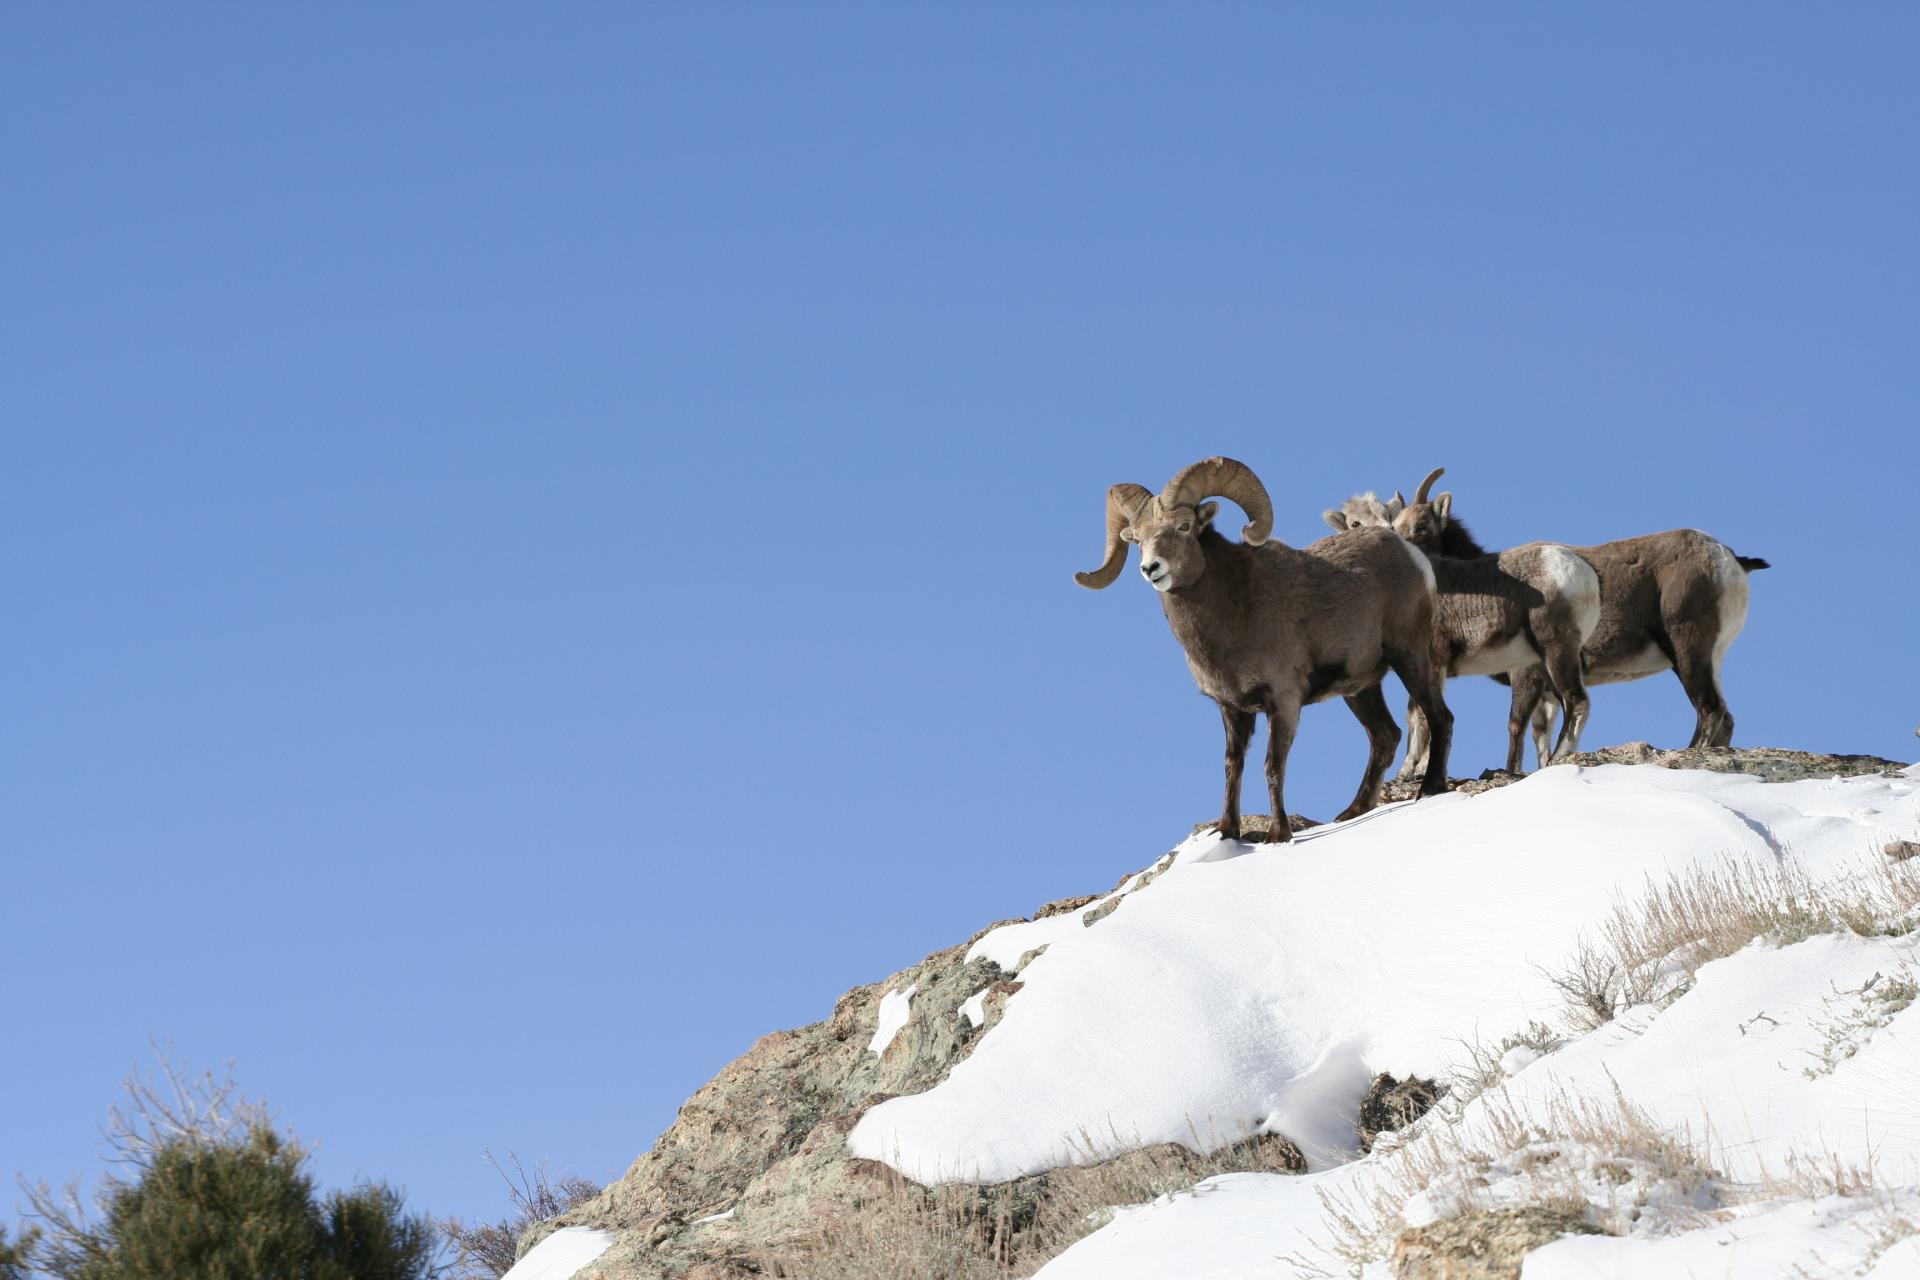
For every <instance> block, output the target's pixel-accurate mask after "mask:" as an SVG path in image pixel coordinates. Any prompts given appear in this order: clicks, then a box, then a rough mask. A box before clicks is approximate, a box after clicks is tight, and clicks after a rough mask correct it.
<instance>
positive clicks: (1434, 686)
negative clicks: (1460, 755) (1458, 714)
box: [1387, 649, 1453, 796]
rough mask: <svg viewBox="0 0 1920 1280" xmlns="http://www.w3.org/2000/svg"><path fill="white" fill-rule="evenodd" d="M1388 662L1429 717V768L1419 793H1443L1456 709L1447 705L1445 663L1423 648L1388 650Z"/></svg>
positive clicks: (1445, 784)
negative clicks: (1399, 651)
mask: <svg viewBox="0 0 1920 1280" xmlns="http://www.w3.org/2000/svg"><path fill="white" fill-rule="evenodd" d="M1387 662H1388V663H1389V665H1391V666H1392V667H1393V674H1395V675H1397V676H1399V677H1400V683H1401V684H1403V685H1405V686H1406V687H1407V693H1408V694H1409V695H1411V696H1412V698H1413V701H1414V705H1415V706H1417V707H1419V708H1420V713H1421V715H1423V716H1425V717H1426V721H1427V738H1428V743H1427V768H1426V772H1425V773H1424V774H1423V775H1422V776H1421V779H1420V794H1421V795H1423V796H1437V795H1442V794H1444V793H1445V792H1446V790H1447V753H1448V751H1449V750H1450V749H1451V748H1452V746H1453V712H1452V711H1449V710H1448V709H1447V698H1446V693H1445V692H1444V691H1445V689H1446V684H1447V677H1446V667H1445V665H1444V663H1443V662H1436V661H1435V659H1434V655H1433V654H1431V653H1428V652H1426V651H1424V650H1420V649H1414V650H1410V651H1408V652H1405V653H1400V654H1389V655H1388V656H1387Z"/></svg>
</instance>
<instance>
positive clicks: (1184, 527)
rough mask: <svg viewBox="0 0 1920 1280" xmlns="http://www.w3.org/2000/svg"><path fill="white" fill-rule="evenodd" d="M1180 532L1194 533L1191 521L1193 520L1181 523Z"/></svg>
mask: <svg viewBox="0 0 1920 1280" xmlns="http://www.w3.org/2000/svg"><path fill="white" fill-rule="evenodd" d="M1180 532H1182V533H1192V532H1193V521H1191V520H1182V521H1181V522H1180Z"/></svg>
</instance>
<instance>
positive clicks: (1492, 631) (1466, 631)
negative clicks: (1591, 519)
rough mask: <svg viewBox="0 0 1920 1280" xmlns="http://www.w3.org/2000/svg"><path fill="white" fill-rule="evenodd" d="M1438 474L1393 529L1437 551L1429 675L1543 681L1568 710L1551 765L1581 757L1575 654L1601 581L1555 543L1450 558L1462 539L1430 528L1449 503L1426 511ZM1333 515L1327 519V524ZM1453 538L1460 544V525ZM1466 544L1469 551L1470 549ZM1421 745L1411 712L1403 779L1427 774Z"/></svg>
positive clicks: (1516, 755)
mask: <svg viewBox="0 0 1920 1280" xmlns="http://www.w3.org/2000/svg"><path fill="white" fill-rule="evenodd" d="M1440 474H1441V473H1440V472H1439V471H1435V472H1434V473H1433V474H1432V475H1430V476H1428V477H1427V478H1426V479H1425V480H1423V481H1421V482H1420V488H1419V489H1418V490H1417V491H1415V493H1414V498H1413V505H1411V506H1408V505H1407V504H1406V501H1405V500H1404V499H1402V498H1401V497H1400V495H1399V494H1398V493H1396V494H1394V500H1395V502H1397V503H1398V504H1399V507H1400V508H1401V509H1400V511H1399V514H1398V517H1397V518H1396V519H1395V520H1394V524H1393V527H1394V532H1396V533H1398V534H1399V535H1400V536H1401V537H1403V538H1406V539H1407V540H1408V541H1409V542H1413V543H1414V545H1416V546H1420V547H1423V548H1427V547H1438V548H1439V549H1438V550H1430V551H1428V557H1429V559H1430V560H1431V562H1432V564H1433V575H1434V579H1435V582H1436V583H1437V585H1438V588H1439V595H1438V597H1437V600H1436V602H1435V605H1434V613H1433V646H1434V654H1433V666H1434V670H1435V672H1437V673H1438V674H1439V675H1440V676H1441V678H1442V679H1445V678H1446V677H1447V676H1485V675H1491V676H1497V675H1500V674H1502V673H1506V672H1515V671H1519V670H1522V669H1526V670H1530V671H1537V672H1539V673H1540V674H1541V676H1542V677H1543V678H1544V681H1545V684H1546V687H1548V688H1550V689H1551V690H1552V691H1553V693H1554V696H1555V697H1556V698H1557V699H1558V700H1559V702H1560V705H1561V706H1564V707H1565V708H1566V709H1567V718H1566V721H1565V723H1564V724H1562V726H1561V728H1560V741H1559V743H1558V744H1557V745H1556V746H1555V748H1554V753H1553V758H1554V759H1555V760H1559V759H1561V758H1563V757H1565V756H1569V755H1572V754H1573V753H1574V752H1575V751H1578V750H1579V749H1580V731H1581V730H1582V729H1584V728H1585V727H1586V723H1587V689H1586V682H1585V680H1584V679H1583V678H1582V675H1581V663H1580V651H1581V649H1582V647H1584V646H1585V644H1586V643H1587V638H1588V636H1589V635H1591V634H1592V632H1593V629H1594V626H1595V624H1596V623H1598V622H1599V619H1600V579H1599V577H1598V576H1597V575H1596V574H1595V573H1594V571H1593V566H1592V565H1590V564H1588V563H1587V562H1586V561H1585V560H1582V559H1581V558H1580V557H1579V556H1578V555H1576V554H1575V553H1574V552H1573V551H1571V550H1569V549H1568V548H1566V547H1563V546H1561V545H1559V544H1558V543H1554V542H1529V543H1527V544H1526V545H1525V546H1520V547H1514V548H1512V549H1510V550H1507V551H1502V552H1499V553H1498V554H1493V555H1489V554H1485V553H1481V554H1478V555H1472V556H1462V555H1460V554H1459V553H1458V552H1457V551H1455V550H1450V549H1449V547H1450V546H1451V547H1460V541H1459V539H1458V538H1454V539H1449V538H1447V537H1444V536H1441V535H1438V534H1435V533H1433V531H1432V530H1431V529H1430V528H1429V526H1431V525H1432V524H1433V523H1434V521H1435V519H1436V516H1435V513H1436V512H1437V511H1441V512H1442V518H1443V516H1444V512H1443V511H1442V508H1445V507H1450V506H1451V505H1452V496H1451V495H1450V494H1442V495H1441V498H1442V499H1444V500H1445V501H1444V502H1442V501H1439V500H1436V501H1435V502H1433V503H1429V502H1428V501H1427V490H1428V489H1430V488H1431V487H1432V486H1433V482H1434V481H1435V480H1436V479H1438V478H1439V476H1440ZM1351 501H1352V500H1349V502H1350V503H1351ZM1334 514H1336V513H1334V512H1328V513H1327V515H1328V516H1329V523H1331V517H1332V516H1333V515H1334ZM1361 527H1365V526H1364V525H1363V526H1361ZM1449 528H1450V529H1451V530H1452V531H1453V532H1455V533H1457V534H1459V535H1463V536H1464V534H1465V530H1464V529H1462V528H1461V527H1460V526H1458V525H1453V526H1449ZM1467 541H1468V543H1469V546H1471V545H1472V544H1471V539H1468V540H1467ZM1461 549H1462V550H1465V549H1468V548H1461ZM1425 745H1426V732H1425V723H1424V721H1422V720H1421V718H1420V717H1419V715H1418V714H1417V713H1416V711H1415V709H1414V708H1413V707H1412V706H1409V707H1408V708H1407V758H1406V761H1405V762H1404V763H1403V764H1402V765H1401V768H1400V776H1401V778H1403V779H1405V778H1410V777H1412V776H1413V775H1414V774H1415V773H1417V772H1418V771H1420V770H1421V769H1423V768H1425V767H1426V750H1425ZM1545 758H1546V757H1545V756H1544V754H1543V756H1542V760H1543V762H1544V760H1545ZM1520 764H1521V760H1520V739H1519V738H1518V737H1515V736H1512V735H1509V741H1508V746H1507V768H1508V769H1509V770H1510V771H1512V772H1514V773H1518V772H1519V771H1520Z"/></svg>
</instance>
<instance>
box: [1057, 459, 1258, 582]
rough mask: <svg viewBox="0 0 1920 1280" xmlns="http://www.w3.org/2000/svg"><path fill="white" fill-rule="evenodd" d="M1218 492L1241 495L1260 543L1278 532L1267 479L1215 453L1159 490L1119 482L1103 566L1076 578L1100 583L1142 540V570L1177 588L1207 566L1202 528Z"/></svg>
mask: <svg viewBox="0 0 1920 1280" xmlns="http://www.w3.org/2000/svg"><path fill="white" fill-rule="evenodd" d="M1215 495H1218V496H1219V497H1222V498H1227V499H1230V500H1231V501H1233V502H1235V503H1238V504H1239V506H1240V509H1241V510H1243V511H1245V512H1246V513H1247V516H1248V517H1249V518H1248V520H1247V526H1246V528H1245V529H1243V530H1241V534H1240V536H1241V537H1242V538H1244V539H1245V540H1246V541H1247V542H1248V543H1249V544H1251V545H1253V546H1256V547H1257V546H1259V545H1260V544H1261V543H1263V542H1265V541H1266V540H1267V537H1268V536H1269V535H1270V534H1271V533H1272V532H1273V504H1272V502H1270V501H1269V500H1268V498H1267V489H1266V486H1265V485H1263V484H1261V483H1260V477H1258V476H1256V475H1254V474H1253V471H1252V469H1251V468H1249V467H1248V466H1247V465H1246V464H1245V463H1243V462H1235V461H1234V460H1233V459H1232V458H1218V457H1216V458H1207V459H1205V460H1204V461H1201V462H1196V463H1194V464H1193V465H1192V466H1190V467H1187V468H1185V469H1183V470H1182V471H1181V472H1180V473H1179V474H1178V475H1176V476H1174V478H1173V479H1172V480H1169V481H1168V482H1167V487H1166V488H1164V489H1162V490H1161V491H1160V492H1159V493H1157V494H1155V493H1153V492H1151V491H1150V490H1148V489H1147V488H1146V487H1145V486H1143V485H1137V484H1117V485H1115V486H1113V488H1111V489H1109V490H1107V553H1106V558H1105V560H1104V561H1102V563H1101V565H1100V567H1099V568H1098V569H1094V570H1092V571H1091V572H1087V573H1076V574H1074V575H1073V580H1074V581H1075V582H1077V583H1079V584H1080V585H1081V586H1083V587H1091V588H1093V589H1094V590H1099V589H1100V588H1101V587H1105V586H1110V585H1111V584H1112V583H1113V580H1114V579H1115V578H1117V577H1119V576H1120V569H1121V567H1122V566H1123V565H1125V564H1126V562H1127V544H1128V543H1130V542H1132V543H1137V544H1139V547H1140V572H1141V574H1142V576H1144V577H1145V578H1146V580H1147V581H1148V582H1150V583H1151V584H1153V589H1154V590H1156V591H1177V590H1179V589H1180V588H1181V587H1184V586H1188V585H1190V584H1192V583H1193V582H1196V581H1198V580H1199V578H1200V575H1201V574H1202V573H1204V572H1205V571H1206V563H1207V562H1206V556H1205V554H1204V553H1203V552H1202V550H1201V547H1200V534H1201V532H1202V531H1204V530H1205V529H1206V528H1207V526H1208V525H1210V524H1211V523H1212V522H1213V517H1214V515H1215V514H1216V513H1217V512H1218V511H1219V510H1220V504H1219V503H1217V502H1209V501H1206V499H1208V498H1210V497H1213V496H1215Z"/></svg>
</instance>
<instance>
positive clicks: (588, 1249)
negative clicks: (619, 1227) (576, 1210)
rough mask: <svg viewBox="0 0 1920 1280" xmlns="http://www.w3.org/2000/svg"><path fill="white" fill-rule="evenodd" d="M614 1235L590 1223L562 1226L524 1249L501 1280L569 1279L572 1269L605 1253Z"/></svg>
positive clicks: (576, 1269) (575, 1269)
mask: <svg viewBox="0 0 1920 1280" xmlns="http://www.w3.org/2000/svg"><path fill="white" fill-rule="evenodd" d="M612 1244H613V1235H612V1234H611V1233H610V1232H606V1231H595V1230H593V1229H592V1228H590V1227H562V1228H560V1230H558V1231H556V1232H554V1233H553V1234H552V1235H550V1236H548V1237H547V1238H546V1239H545V1240H542V1241H541V1242H540V1243H539V1244H537V1245H535V1246H533V1248H531V1249H529V1250H527V1256H526V1257H524V1258H522V1259H520V1261H518V1262H516V1263H514V1264H513V1266H512V1267H510V1268H509V1269H508V1270H507V1274H506V1275H504V1276H502V1277H501V1280H569V1278H570V1277H571V1276H572V1275H573V1273H574V1272H576V1271H578V1270H579V1269H580V1268H582V1267H584V1266H586V1265H587V1264H588V1263H589V1262H592V1261H593V1260H594V1259H595V1258H597V1257H599V1256H600V1255H601V1254H603V1253H605V1252H606V1251H607V1249H608V1248H609V1247H610V1246H611V1245H612Z"/></svg>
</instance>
